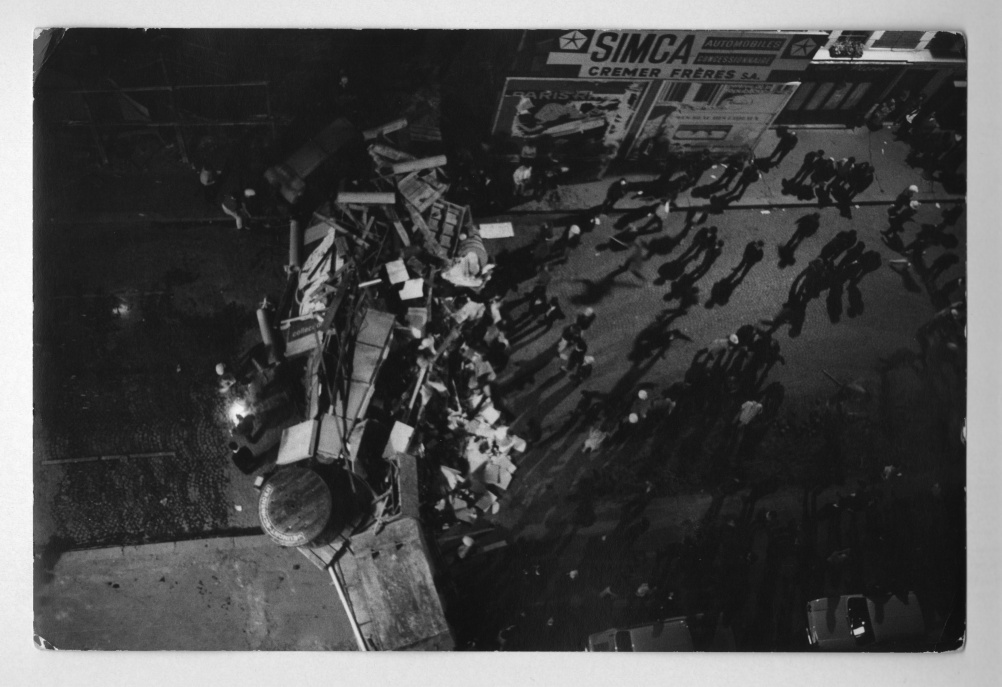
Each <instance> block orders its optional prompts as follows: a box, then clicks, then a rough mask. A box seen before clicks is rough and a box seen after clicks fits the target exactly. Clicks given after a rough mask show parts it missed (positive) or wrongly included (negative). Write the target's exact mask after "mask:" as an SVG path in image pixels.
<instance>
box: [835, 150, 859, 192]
mask: <svg viewBox="0 0 1002 687" xmlns="http://www.w3.org/2000/svg"><path fill="white" fill-rule="evenodd" d="M855 166H856V158H854V157H844V158H842V159H841V160H839V161H838V162H837V163H835V179H834V180H833V181H832V185H831V188H832V189H833V195H834V194H835V193H836V192H837V193H838V194H840V195H844V194H845V193H846V192H847V191H848V190H849V178H850V176H851V175H852V170H853V167H855Z"/></svg>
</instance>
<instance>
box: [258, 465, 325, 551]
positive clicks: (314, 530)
mask: <svg viewBox="0 0 1002 687" xmlns="http://www.w3.org/2000/svg"><path fill="white" fill-rule="evenodd" d="M332 504H333V501H332V498H331V492H330V489H329V488H328V487H327V483H326V482H324V480H323V478H322V477H321V476H320V475H318V474H317V473H316V472H314V471H313V470H311V469H310V468H306V467H301V466H289V467H285V468H282V469H280V470H278V472H276V473H275V474H273V475H272V476H271V477H269V478H268V480H267V481H266V482H265V483H264V486H263V487H262V488H261V496H260V498H259V499H258V509H257V510H258V517H259V518H260V520H261V527H262V529H264V531H265V532H266V533H267V534H268V536H269V537H271V538H272V539H273V540H274V541H275V542H276V543H277V544H279V545H280V546H305V545H306V544H308V543H310V542H311V541H313V540H314V539H316V538H317V537H318V536H319V535H320V533H321V532H323V531H324V528H325V527H326V526H327V524H328V522H329V521H330V518H331V508H332Z"/></svg>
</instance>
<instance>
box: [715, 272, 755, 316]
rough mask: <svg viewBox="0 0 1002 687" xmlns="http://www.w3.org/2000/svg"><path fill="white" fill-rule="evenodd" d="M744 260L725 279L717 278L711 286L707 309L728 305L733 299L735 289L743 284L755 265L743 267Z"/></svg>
mask: <svg viewBox="0 0 1002 687" xmlns="http://www.w3.org/2000/svg"><path fill="white" fill-rule="evenodd" d="M743 267H744V261H743V260H742V262H741V263H739V264H738V266H737V267H735V268H734V269H733V270H731V272H730V274H728V275H727V276H726V277H724V278H723V279H719V280H717V282H716V283H715V284H714V285H713V286H712V287H711V288H710V298H709V299H708V300H707V301H706V304H705V306H704V307H705V308H706V309H707V310H709V309H711V308H713V307H714V306H717V305H727V303H728V302H730V300H731V296H732V295H733V294H734V291H735V289H737V288H738V286H740V285H741V282H743V281H744V280H745V277H747V276H748V273H749V272H750V271H751V268H752V267H754V265H751V266H749V267H748V269H743Z"/></svg>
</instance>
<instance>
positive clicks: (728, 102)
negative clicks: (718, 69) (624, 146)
mask: <svg viewBox="0 0 1002 687" xmlns="http://www.w3.org/2000/svg"><path fill="white" fill-rule="evenodd" d="M798 85H799V83H797V82H791V83H757V84H745V83H735V84H719V85H715V86H712V87H711V88H710V89H709V90H708V91H705V90H703V89H698V90H697V91H696V93H695V94H693V92H692V89H689V90H687V91H686V92H685V95H684V96H682V97H676V98H672V97H671V96H673V95H675V94H677V93H678V92H679V89H677V88H674V86H675V83H674V82H667V83H666V84H665V85H664V87H663V89H662V94H661V96H660V97H659V99H658V101H657V102H655V104H654V105H653V106H652V107H651V109H650V111H649V112H648V116H647V119H646V121H645V122H644V124H643V126H642V127H641V129H640V132H639V133H638V134H637V138H636V141H635V142H634V148H633V150H634V151H635V152H637V153H638V154H640V155H641V156H652V155H653V156H657V155H658V154H659V153H660V152H664V151H667V150H668V148H669V146H670V147H671V148H678V149H682V150H693V149H699V148H712V149H714V150H740V149H743V148H751V147H754V145H755V143H756V142H757V141H758V139H759V137H760V136H761V135H762V134H763V133H764V132H765V130H766V129H767V128H768V127H769V125H770V124H771V123H772V121H773V120H774V119H775V118H776V116H777V115H778V114H779V113H780V112H782V110H783V107H784V106H785V105H786V103H787V101H788V100H789V99H790V97H791V96H792V95H793V93H794V92H795V91H796V89H797V86H798Z"/></svg>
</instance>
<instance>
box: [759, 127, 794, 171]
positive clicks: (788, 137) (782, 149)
mask: <svg viewBox="0 0 1002 687" xmlns="http://www.w3.org/2000/svg"><path fill="white" fill-rule="evenodd" d="M776 134H777V135H778V136H779V141H778V142H777V143H776V147H775V148H773V151H772V152H771V153H770V154H769V157H767V158H766V159H765V162H766V164H768V165H769V167H778V166H779V163H780V162H782V161H783V159H784V158H785V157H786V156H787V155H789V154H790V151H792V150H793V149H794V148H796V147H797V134H796V132H794V131H793V130H791V129H790V128H789V127H786V126H781V127H779V128H778V129H776Z"/></svg>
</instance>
